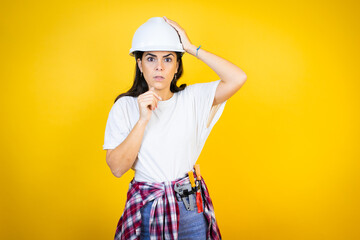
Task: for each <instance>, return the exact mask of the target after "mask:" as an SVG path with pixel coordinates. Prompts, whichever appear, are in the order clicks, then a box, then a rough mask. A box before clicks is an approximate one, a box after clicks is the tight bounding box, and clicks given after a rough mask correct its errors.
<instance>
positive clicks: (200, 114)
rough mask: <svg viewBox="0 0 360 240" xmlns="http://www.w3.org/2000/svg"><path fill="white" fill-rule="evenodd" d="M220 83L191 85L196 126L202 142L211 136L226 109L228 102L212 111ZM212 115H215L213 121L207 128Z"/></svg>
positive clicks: (218, 81)
mask: <svg viewBox="0 0 360 240" xmlns="http://www.w3.org/2000/svg"><path fill="white" fill-rule="evenodd" d="M220 81H221V80H217V81H212V82H206V83H196V84H193V85H190V86H191V93H192V94H193V98H194V105H195V115H196V124H197V128H198V137H199V140H200V141H204V140H206V138H207V137H208V135H209V134H210V131H211V129H212V128H213V127H214V125H215V123H216V122H217V121H218V120H219V118H220V116H221V114H222V113H223V111H224V108H225V104H226V102H227V101H225V102H223V103H221V104H218V105H217V106H214V109H213V110H212V111H211V108H212V104H213V102H214V98H215V93H216V89H217V86H218V85H219V83H220ZM211 112H212V114H211ZM214 112H215V115H214ZM211 115H213V119H212V120H211V122H210V124H209V126H207V125H208V120H209V117H210V116H211Z"/></svg>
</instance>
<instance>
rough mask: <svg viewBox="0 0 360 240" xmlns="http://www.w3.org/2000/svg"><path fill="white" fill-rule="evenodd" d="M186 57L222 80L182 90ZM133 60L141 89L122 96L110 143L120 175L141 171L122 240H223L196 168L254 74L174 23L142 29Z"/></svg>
mask: <svg viewBox="0 0 360 240" xmlns="http://www.w3.org/2000/svg"><path fill="white" fill-rule="evenodd" d="M185 52H187V53H189V54H191V55H193V56H195V57H197V58H198V59H199V60H202V61H203V62H204V63H205V64H207V65H208V66H209V67H210V68H211V69H212V70H214V71H215V72H216V73H217V75H218V76H219V77H220V78H221V80H218V81H212V82H207V83H197V84H193V85H189V86H186V84H183V85H181V86H180V87H178V86H177V85H176V83H177V81H178V79H179V78H180V77H181V75H182V71H183V67H182V55H183V54H184V53H185ZM130 55H131V56H135V59H136V64H135V65H136V66H135V67H136V73H135V80H134V84H133V86H132V87H131V89H130V90H129V91H128V92H126V93H124V94H121V95H119V96H118V97H117V98H116V100H115V103H114V105H113V107H112V108H111V110H110V113H109V117H108V121H107V124H106V129H105V142H104V145H103V149H107V154H106V161H107V164H108V165H109V167H110V169H111V171H112V173H113V174H114V175H115V176H116V177H121V176H122V175H123V174H124V173H125V172H127V171H128V170H129V169H130V168H132V169H133V170H135V177H134V179H133V180H132V181H131V182H130V185H129V191H128V194H127V202H126V206H125V210H124V213H123V215H122V216H121V218H120V220H119V222H118V226H117V229H116V233H115V239H221V235H220V231H219V228H218V225H217V223H216V219H215V213H214V209H213V206H212V202H211V198H210V196H209V193H208V189H207V186H206V184H205V182H204V180H203V178H201V176H200V174H199V172H197V174H195V173H193V172H192V170H193V167H194V164H195V162H196V160H197V158H198V156H199V155H200V153H201V150H202V148H203V146H204V144H205V141H206V139H207V137H208V136H209V134H210V131H211V129H212V128H213V126H214V125H215V123H216V122H217V120H218V119H219V118H220V115H221V114H222V112H223V110H224V107H225V103H226V101H227V99H229V98H230V97H231V96H233V95H234V94H235V93H236V92H237V91H238V90H239V89H240V88H241V87H242V85H243V84H244V83H245V81H246V74H245V73H244V72H243V71H242V70H241V69H240V68H238V67H237V66H235V65H234V64H232V63H230V62H228V61H227V60H225V59H222V58H220V57H218V56H216V55H214V54H212V53H210V52H208V51H206V50H204V49H201V48H200V47H196V46H195V45H193V44H192V43H191V42H190V40H189V38H188V36H187V34H186V33H185V31H184V29H182V28H181V27H180V26H179V25H178V24H177V23H176V22H175V21H172V20H170V19H167V18H166V17H164V18H158V17H156V18H151V19H149V20H148V21H147V22H146V23H145V24H143V25H142V26H140V27H139V28H138V30H137V31H136V32H135V35H134V38H133V42H132V48H131V50H130ZM193 174H194V175H195V178H197V179H198V180H197V181H196V186H195V183H194V181H193V180H192V177H193V176H192V175H193ZM196 192H199V194H197V193H196ZM200 192H201V194H200ZM195 198H196V203H195Z"/></svg>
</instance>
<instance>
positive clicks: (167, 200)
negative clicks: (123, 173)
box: [114, 176, 221, 240]
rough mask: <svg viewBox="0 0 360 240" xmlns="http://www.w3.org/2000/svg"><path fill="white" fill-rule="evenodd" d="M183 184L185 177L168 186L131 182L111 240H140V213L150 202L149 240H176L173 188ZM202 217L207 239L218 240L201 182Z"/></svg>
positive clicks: (206, 194) (177, 214)
mask: <svg viewBox="0 0 360 240" xmlns="http://www.w3.org/2000/svg"><path fill="white" fill-rule="evenodd" d="M175 183H179V184H183V183H185V184H187V183H189V177H188V176H186V177H184V178H180V179H178V180H175V181H171V182H163V183H147V182H137V181H135V180H134V179H133V180H132V181H131V182H130V184H129V191H128V193H127V200H126V205H125V210H124V213H123V215H122V216H121V218H120V220H119V222H118V225H117V228H116V233H115V238H114V239H115V240H133V239H140V231H141V212H140V209H141V207H142V206H144V205H145V204H146V203H147V202H149V201H152V200H154V202H153V204H152V207H151V211H150V239H151V240H153V239H154V240H158V239H159V240H160V239H174V240H176V239H178V229H179V217H180V214H179V208H178V205H177V201H176V195H175V194H176V193H175V191H174V190H173V189H174V184H175ZM201 188H202V197H203V201H204V206H205V207H204V215H205V217H206V219H207V222H208V224H209V227H208V231H207V239H211V240H217V239H221V235H220V230H219V227H218V225H217V222H216V219H215V212H214V207H213V204H212V201H211V198H210V196H209V192H208V189H207V186H206V184H205V182H204V179H203V178H202V179H201Z"/></svg>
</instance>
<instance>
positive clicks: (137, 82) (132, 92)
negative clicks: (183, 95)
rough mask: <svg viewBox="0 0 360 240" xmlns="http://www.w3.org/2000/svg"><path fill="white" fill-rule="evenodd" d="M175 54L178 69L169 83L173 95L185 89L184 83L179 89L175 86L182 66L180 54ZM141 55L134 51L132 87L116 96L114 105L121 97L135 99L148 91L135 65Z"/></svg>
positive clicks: (139, 52)
mask: <svg viewBox="0 0 360 240" xmlns="http://www.w3.org/2000/svg"><path fill="white" fill-rule="evenodd" d="M175 53H176V58H177V61H178V62H179V67H178V71H177V73H175V76H176V78H175V77H174V79H173V80H172V81H171V84H170V91H171V92H173V93H175V92H179V91H181V90H184V89H185V87H186V84H185V83H183V84H181V86H180V87H178V86H176V83H177V81H178V80H179V78H180V77H181V75H182V74H183V66H182V56H181V52H175ZM143 54H144V52H142V51H135V52H134V56H135V79H134V83H133V85H132V87H131V88H130V89H129V90H128V91H127V92H125V93H122V94H120V95H119V96H117V97H116V99H115V101H114V103H115V102H116V101H117V100H118V99H119V98H121V97H124V96H132V97H137V96H139V95H140V94H143V93H144V92H146V91H148V90H149V87H148V84H147V82H146V81H145V79H144V76H143V75H141V71H140V69H139V66H138V64H137V59H138V58H140V59H142V56H143Z"/></svg>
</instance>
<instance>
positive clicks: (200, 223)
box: [140, 201, 208, 240]
mask: <svg viewBox="0 0 360 240" xmlns="http://www.w3.org/2000/svg"><path fill="white" fill-rule="evenodd" d="M152 203H153V201H150V202H148V203H146V204H145V205H144V206H143V207H142V208H141V235H140V239H142V240H143V239H144V240H147V239H150V236H149V221H150V210H151V205H152ZM177 203H178V206H179V211H180V221H179V231H178V236H179V240H190V239H192V240H202V239H203V240H205V239H206V233H207V228H208V223H207V220H206V218H205V216H204V213H203V212H201V213H198V212H197V206H196V204H195V208H194V210H193V211H188V210H186V208H185V206H184V203H183V202H182V201H177Z"/></svg>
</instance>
